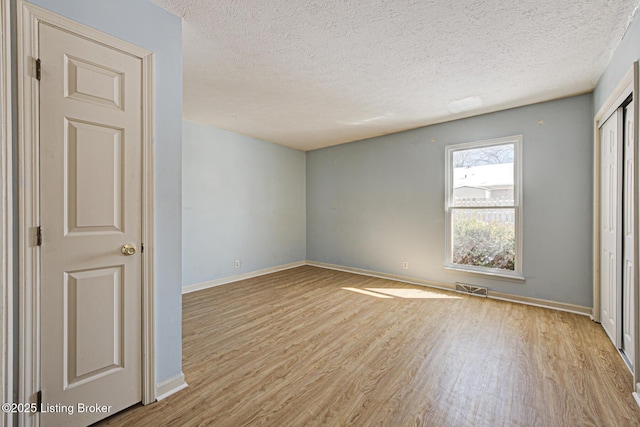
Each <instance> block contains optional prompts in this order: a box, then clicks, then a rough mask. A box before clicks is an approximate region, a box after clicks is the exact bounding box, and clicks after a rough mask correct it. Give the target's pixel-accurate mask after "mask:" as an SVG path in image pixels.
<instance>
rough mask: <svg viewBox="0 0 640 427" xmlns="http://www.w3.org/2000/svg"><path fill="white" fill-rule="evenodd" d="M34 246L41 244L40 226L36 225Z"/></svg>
mask: <svg viewBox="0 0 640 427" xmlns="http://www.w3.org/2000/svg"><path fill="white" fill-rule="evenodd" d="M36 246H42V226H40V225H39V226H38V227H36Z"/></svg>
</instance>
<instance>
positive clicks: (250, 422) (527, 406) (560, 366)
mask: <svg viewBox="0 0 640 427" xmlns="http://www.w3.org/2000/svg"><path fill="white" fill-rule="evenodd" d="M183 370H184V373H185V376H186V380H187V383H189V387H188V388H186V389H184V390H182V391H180V392H178V393H176V394H175V395H172V396H170V397H169V398H167V399H165V400H163V401H161V402H157V403H155V404H152V405H148V406H145V407H142V406H138V407H134V408H132V409H130V410H127V411H125V412H122V413H120V414H117V415H115V416H113V417H111V418H109V419H107V420H105V421H104V422H102V423H101V425H109V426H125V425H126V426H131V425H136V426H174V425H175V426H178V425H179V426H204V425H215V426H234V427H235V426H320V425H325V426H347V425H354V426H394V427H395V426H527V427H528V426H545V427H546V426H563V427H564V426H638V425H640V410H639V409H638V407H637V406H636V404H635V402H634V400H633V398H632V396H631V392H632V377H631V374H630V372H629V370H628V369H627V368H626V366H625V365H624V363H623V361H622V359H621V358H620V356H619V354H618V353H617V351H616V350H615V348H614V347H613V345H612V344H611V343H610V341H609V340H608V339H607V337H606V335H605V333H604V331H603V330H602V328H601V327H600V325H598V324H596V323H593V322H592V321H590V320H589V319H588V318H586V317H584V316H579V315H575V314H570V313H564V312H559V311H553V310H548V309H543V308H538V307H531V306H525V305H519V304H514V303H509V302H504V301H496V300H491V299H483V298H478V297H472V296H466V295H461V294H455V293H452V292H446V291H440V290H434V289H430V288H425V287H419V286H413V285H407V284H403V283H399V282H394V281H390V280H386V279H378V278H372V277H364V276H358V275H354V274H350V273H344V272H338V271H333V270H326V269H321V268H317V267H311V266H305V267H299V268H295V269H291V270H287V271H282V272H278V273H273V274H270V275H267V276H262V277H258V278H253V279H248V280H244V281H241V282H236V283H232V284H228V285H224V286H219V287H216V288H211V289H206V290H202V291H198V292H194V293H191V294H187V295H184V296H183Z"/></svg>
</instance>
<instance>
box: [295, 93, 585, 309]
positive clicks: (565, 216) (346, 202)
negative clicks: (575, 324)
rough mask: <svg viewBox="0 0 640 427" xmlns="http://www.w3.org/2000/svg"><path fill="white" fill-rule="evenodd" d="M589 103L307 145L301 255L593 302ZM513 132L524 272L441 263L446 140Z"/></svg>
mask: <svg viewBox="0 0 640 427" xmlns="http://www.w3.org/2000/svg"><path fill="white" fill-rule="evenodd" d="M592 102H593V100H592V96H591V94H587V95H581V96H577V97H572V98H567V99H561V100H557V101H552V102H546V103H541V104H536V105H530V106H526V107H521V108H516V109H511V110H506V111H501V112H497V113H492V114H487V115H482V116H477V117H472V118H469V119H463V120H458V121H453V122H448V123H443V124H439V125H434V126H429V127H425V128H421V129H416V130H412V131H408V132H402V133H397V134H392V135H387V136H382V137H378V138H372V139H369V140H364V141H358V142H353V143H349V144H344V145H339V146H335V147H329V148H325V149H320V150H316V151H311V152H308V153H307V259H309V260H313V261H320V262H326V263H332V264H338V265H343V266H349V267H356V268H363V269H368V270H374V271H378V272H384V273H391V274H399V275H404V276H410V277H414V278H419V279H424V280H433V281H439V282H446V283H453V282H455V281H464V282H467V283H474V284H479V285H482V286H487V287H488V288H490V289H491V290H494V291H499V292H507V293H510V294H515V295H521V296H527V297H534V298H542V299H547V300H553V301H559V302H564V303H571V304H577V305H581V306H585V307H591V306H592V291H591V286H592V273H591V259H592V256H591V245H592V232H591V227H592V176H593V175H592V158H593V155H592V145H593V141H592V139H593V135H592V133H593V132H592V121H593V107H592V105H593V104H592ZM538 120H543V121H544V123H543V124H542V125H541V126H539V125H538V124H537V122H538ZM515 134H522V135H523V138H524V142H523V156H524V161H523V162H524V164H523V180H524V184H523V187H524V188H523V190H524V211H523V215H524V251H523V255H524V261H523V272H524V276H525V278H526V282H525V283H514V282H509V281H504V280H497V279H489V278H485V277H479V276H475V275H473V276H471V275H467V274H464V273H455V272H451V271H446V270H444V269H443V268H442V266H443V264H444V252H445V250H444V245H445V243H444V237H445V233H444V225H445V215H444V173H445V171H444V147H445V145H448V144H455V143H461V142H468V141H477V140H482V139H488V138H496V137H501V136H507V135H515ZM433 139H434V140H435V142H431V141H432V140H433ZM403 261H408V262H409V269H408V270H403V269H402V262H403Z"/></svg>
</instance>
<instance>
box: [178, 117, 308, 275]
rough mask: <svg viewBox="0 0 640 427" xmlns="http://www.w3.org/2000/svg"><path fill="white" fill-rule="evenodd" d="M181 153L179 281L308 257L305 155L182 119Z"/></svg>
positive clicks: (248, 270) (252, 269)
mask: <svg viewBox="0 0 640 427" xmlns="http://www.w3.org/2000/svg"><path fill="white" fill-rule="evenodd" d="M182 156H183V157H182V160H183V168H182V170H183V182H182V184H183V188H182V203H183V214H182V220H183V240H182V246H183V259H182V262H183V270H182V271H183V275H182V283H183V285H191V284H196V283H201V282H206V281H209V280H214V279H218V278H222V277H226V276H232V275H236V274H242V273H246V272H250V271H255V270H260V269H263V268H267V267H273V266H277V265H282V264H287V263H291V262H295V261H303V260H305V255H306V242H305V227H306V226H305V153H304V152H302V151H298V150H293V149H291V148H286V147H283V146H280V145H276V144H271V143H268V142H264V141H260V140H257V139H254V138H250V137H247V136H243V135H239V134H236V133H233V132H227V131H224V130H219V129H216V128H213V127H208V126H203V125H199V124H195V123H191V122H184V123H183V151H182ZM236 259H239V260H241V261H242V263H241V267H240V268H235V267H234V261H235V260H236Z"/></svg>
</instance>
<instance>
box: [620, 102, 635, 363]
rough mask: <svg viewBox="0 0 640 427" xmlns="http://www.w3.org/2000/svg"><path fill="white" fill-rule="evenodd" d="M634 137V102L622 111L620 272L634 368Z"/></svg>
mask: <svg viewBox="0 0 640 427" xmlns="http://www.w3.org/2000/svg"><path fill="white" fill-rule="evenodd" d="M633 141H634V137H633V103H631V104H629V105H628V106H627V107H626V108H625V110H624V186H623V190H622V194H623V202H622V203H623V206H624V214H623V220H622V221H623V224H624V227H623V242H622V245H623V256H624V261H623V272H622V351H623V352H624V354H625V355H626V356H627V359H628V362H629V364H630V365H631V367H633V361H634V338H633V337H634V330H633V329H634V325H633V323H634V322H633V320H634V315H633V314H634V313H633V310H634V306H633V297H634V279H635V274H634V256H635V248H634V234H633V231H634V230H633V228H634V227H633V221H634V191H635V185H634V175H635V174H634V166H635V165H634V154H635V147H634V142H633Z"/></svg>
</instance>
